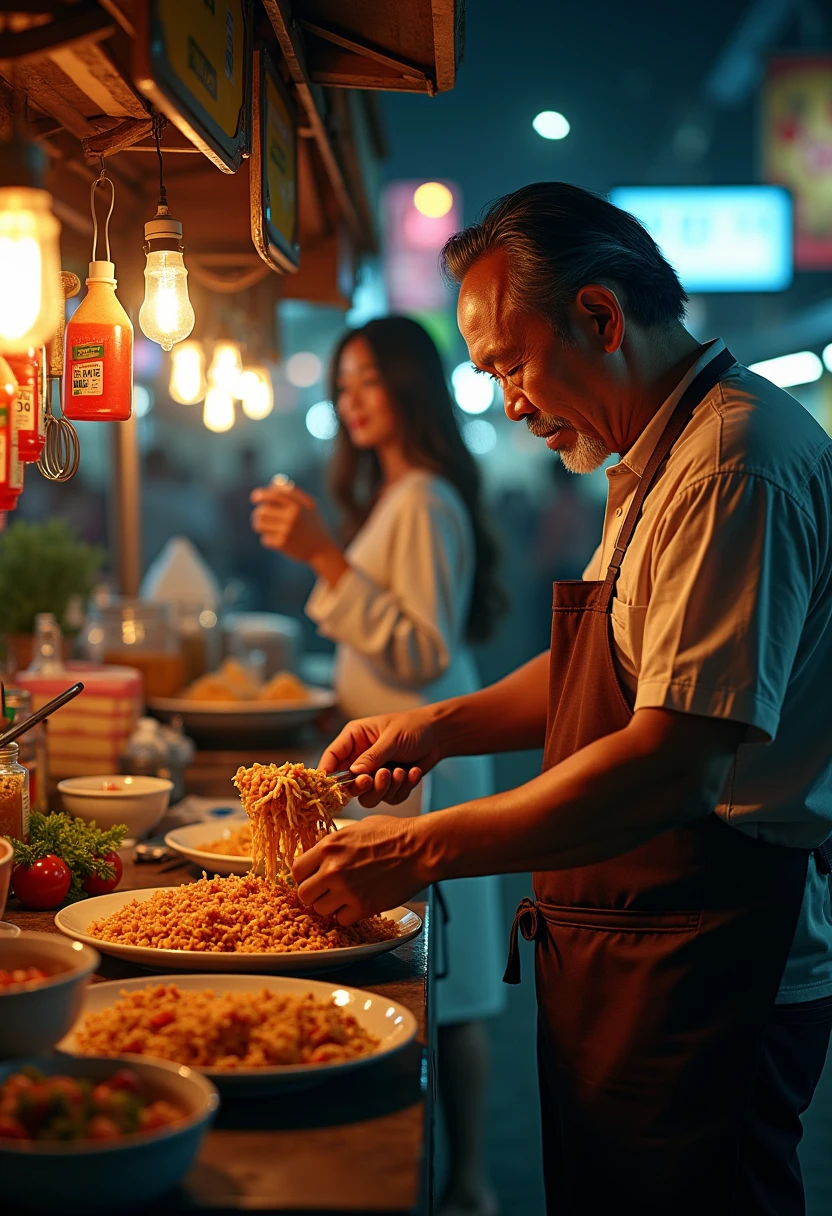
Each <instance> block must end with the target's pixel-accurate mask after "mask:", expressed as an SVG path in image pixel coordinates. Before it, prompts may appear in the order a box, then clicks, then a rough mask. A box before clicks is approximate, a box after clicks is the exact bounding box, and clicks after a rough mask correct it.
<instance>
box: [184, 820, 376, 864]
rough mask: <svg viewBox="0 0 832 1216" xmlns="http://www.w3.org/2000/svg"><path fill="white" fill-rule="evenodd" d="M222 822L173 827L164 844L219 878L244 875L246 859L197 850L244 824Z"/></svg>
mask: <svg viewBox="0 0 832 1216" xmlns="http://www.w3.org/2000/svg"><path fill="white" fill-rule="evenodd" d="M222 822H223V826H222V827H221V828H220V826H219V824H218V823H216V822H215V823H191V824H189V825H188V826H187V827H185V828H174V830H173V831H172V832H168V834H167V836H166V837H165V844H166V845H167V846H168V848H169V849H173V851H174V852H175V853H181V854H182V856H183V857H187V859H188V861H190V862H192V863H193V864H194V865H195V866H197V867H198V868H199V869H200V870H206V871H207V872H208V873H209V874H222V875H223V877H228V875H229V874H248V872H249V870H250V869H251V858H250V857H235V856H234V854H233V853H206V852H204V851H203V850H202V849H200V847H199V846H200V845H201V844H207V843H208V842H210V841H212V840H223V839H225V840H227V839H228V837H229V836H230V835H231V833H232V832H235V831H236V830H237V829H238V828H239V827H240V826H241V825H242V824H244V823H245V822H246V819H245V817H243V818H240V817H239V816H235V817H234V818H231V819H224V820H223V821H222ZM333 822H334V824H335V826H336V828H343V827H347V826H348V825H349V824H351V823H355V822H356V821H355V820H354V819H335V820H333Z"/></svg>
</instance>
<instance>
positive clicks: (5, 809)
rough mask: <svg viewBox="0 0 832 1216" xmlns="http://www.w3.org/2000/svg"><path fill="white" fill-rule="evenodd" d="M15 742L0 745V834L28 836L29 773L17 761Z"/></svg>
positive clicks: (25, 837) (21, 838) (18, 837)
mask: <svg viewBox="0 0 832 1216" xmlns="http://www.w3.org/2000/svg"><path fill="white" fill-rule="evenodd" d="M17 756H18V748H17V744H16V743H7V744H6V746H5V747H0V836H14V837H15V839H16V840H28V838H29V774H28V773H27V772H26V769H25V768H23V766H22V765H21V764H18V762H17Z"/></svg>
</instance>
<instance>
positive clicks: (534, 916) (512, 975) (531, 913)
mask: <svg viewBox="0 0 832 1216" xmlns="http://www.w3.org/2000/svg"><path fill="white" fill-rule="evenodd" d="M539 924H540V918H539V916H538V913H537V902H536V901H535V900H533V899H529V897H528V896H526V897H525V899H521V900H520V903H519V904H518V905H517V911H516V912H515V913H514V922H513V924H512V926H511V937H510V939H509V947H508V962H507V963H506V970H505V974H504V975H503V983H504V984H519V983H520V953H519V951H518V949H517V930H518V929H519V930H520V932H521V933H522V934H523V936H524V937H525V939H526V941H527V942H531V941H534V940H535V939H536V937H537V930H538V926H539Z"/></svg>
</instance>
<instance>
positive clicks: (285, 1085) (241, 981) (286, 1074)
mask: <svg viewBox="0 0 832 1216" xmlns="http://www.w3.org/2000/svg"><path fill="white" fill-rule="evenodd" d="M153 982H154V981H153V980H152V979H150V978H149V977H146V976H145V977H142V978H141V979H135V980H122V981H119V980H114V981H112V982H109V983H105V984H90V985H89V986H88V987H87V989H86V992H85V995H84V1004H83V1005H82V1007H81V1012H80V1014H79V1015H78V1020H77V1021H76V1023H75V1025H74V1026H73V1027H72V1029H71V1030H70V1031H69V1033H68V1034H67V1035H65V1037H64V1038H63V1039H61V1041H60V1043H58V1044H57V1047H56V1050H57V1051H64V1052H67V1053H68V1054H69V1055H83V1054H84V1053H83V1052H82V1051H81V1050H80V1049H79V1048H78V1043H77V1039H76V1033H77V1031H79V1030H80V1029H81V1027H82V1026H83V1023H84V1017H85V1015H86V1014H88V1013H100V1012H101V1010H102V1009H106V1008H107V1006H108V1005H113V1004H114V1003H115V1002H116V1001H117V1000H118V998H119V997H120V996H121V993H122V992H135V991H137V990H138V989H142V988H146V987H147V986H148V984H152V983H153ZM173 982H175V983H176V985H177V987H179V988H182V989H187V990H188V991H193V990H195V989H196V990H198V989H206V988H209V989H212V990H213V991H214V992H260V991H262V989H263V988H268V989H269V990H270V991H271V992H291V993H297V994H298V995H304V994H306V993H307V992H311V993H313V994H314V995H315V996H316V997H318V999H319V1000H324V1001H335V1003H336V1004H338V1005H340V1006H341V1008H343V1009H344V1010H346V1012H347V1013H351V1014H352V1015H353V1017H354V1018H355V1019H356V1021H357V1022H360V1024H361V1025H362V1026H363V1027H364V1029H365V1030H367V1031H369V1033H370V1034H372V1035H374V1036H375V1037H376V1038H377V1039H378V1040H379V1045H378V1047H377V1048H375V1050H374V1051H372V1052H370V1053H369V1054H368V1055H366V1056H359V1057H358V1058H357V1059H354V1060H345V1061H342V1062H340V1063H328V1064H285V1065H281V1066H277V1067H273V1068H231V1069H229V1068H224V1069H219V1068H197V1067H196V1066H195V1065H189V1067H192V1068H194V1071H196V1072H201V1073H202V1074H203V1076H206V1077H209V1078H210V1080H211V1081H213V1083H214V1084H215V1085H216V1087H217V1089H219V1090H220V1091H221V1092H224V1093H229V1094H230V1093H234V1094H238V1093H240V1092H241V1091H246V1092H249V1091H251V1092H253V1091H261V1090H264V1091H268V1090H277V1089H303V1088H306V1087H308V1086H312V1085H318V1084H320V1082H322V1081H325V1080H327V1079H328V1078H329V1077H331V1076H333V1075H335V1074H336V1073H343V1072H347V1071H348V1070H349V1069H353V1068H361V1067H362V1065H365V1064H372V1063H374V1062H375V1061H376V1060H380V1059H383V1058H384V1057H385V1056H389V1055H392V1054H393V1053H394V1052H396V1051H401V1049H402V1048H403V1047H406V1046H407V1044H408V1043H409V1042H410V1041H411V1039H413V1038H415V1036H416V1029H417V1027H416V1019H415V1018H414V1016H413V1014H412V1013H411V1012H410V1010H409V1009H406V1008H405V1007H404V1005H399V1004H398V1003H397V1002H396V1001H391V1000H390V998H389V997H386V996H381V995H379V993H377V992H366V991H365V990H364V989H363V988H345V987H343V986H342V985H340V984H337V985H336V984H327V983H321V982H320V981H317V980H296V979H290V978H289V977H287V976H272V975H261V976H257V975H224V976H216V975H182V976H177V977H176V979H175V981H173ZM118 1054H119V1056H122V1055H123V1054H124V1053H122V1052H119V1053H118ZM125 1058H129V1057H125ZM137 1058H138V1059H150V1058H151V1057H149V1056H147V1057H144V1056H139V1057H137Z"/></svg>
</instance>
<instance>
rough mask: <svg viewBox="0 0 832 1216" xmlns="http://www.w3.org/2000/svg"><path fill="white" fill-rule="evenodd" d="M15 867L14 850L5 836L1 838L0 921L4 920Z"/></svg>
mask: <svg viewBox="0 0 832 1216" xmlns="http://www.w3.org/2000/svg"><path fill="white" fill-rule="evenodd" d="M13 865H14V849H13V848H12V846H11V845H10V844H9V842H8V840H6V837H5V836H0V920H2V919H3V913H4V912H5V911H6V900H7V899H8V898H9V883H10V882H11V880H12V866H13Z"/></svg>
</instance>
